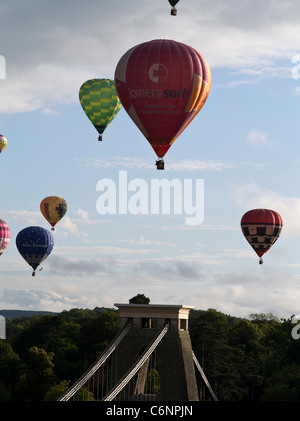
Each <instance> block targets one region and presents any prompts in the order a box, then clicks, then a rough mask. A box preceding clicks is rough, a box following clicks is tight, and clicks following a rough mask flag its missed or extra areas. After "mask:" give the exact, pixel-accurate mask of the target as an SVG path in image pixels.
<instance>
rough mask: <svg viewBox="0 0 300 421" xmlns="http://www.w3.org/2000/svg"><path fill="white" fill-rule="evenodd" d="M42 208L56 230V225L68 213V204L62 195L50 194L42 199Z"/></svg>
mask: <svg viewBox="0 0 300 421" xmlns="http://www.w3.org/2000/svg"><path fill="white" fill-rule="evenodd" d="M40 209H41V212H42V214H43V216H44V217H45V218H46V219H47V221H48V222H49V223H50V225H51V226H52V230H54V226H55V225H56V224H57V222H58V221H60V220H61V219H62V218H63V216H64V215H65V214H66V212H67V209H68V205H67V202H66V201H65V199H63V198H62V197H59V196H48V197H45V199H43V200H42V201H41V203H40Z"/></svg>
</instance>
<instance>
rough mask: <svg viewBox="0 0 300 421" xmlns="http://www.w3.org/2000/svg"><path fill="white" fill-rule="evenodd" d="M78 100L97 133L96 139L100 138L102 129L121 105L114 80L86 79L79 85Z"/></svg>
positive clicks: (114, 115)
mask: <svg viewBox="0 0 300 421" xmlns="http://www.w3.org/2000/svg"><path fill="white" fill-rule="evenodd" d="M79 100H80V104H81V106H82V108H83V111H84V112H85V114H86V115H87V117H88V119H89V120H90V121H91V123H92V124H93V126H94V127H95V129H96V130H97V132H98V133H99V137H98V140H102V135H103V132H104V130H105V129H106V128H107V126H108V125H109V124H110V123H111V122H112V120H113V119H114V118H115V117H116V115H117V114H118V112H119V111H120V109H121V107H122V105H121V103H120V100H119V98H118V95H117V92H116V88H115V81H114V80H111V79H90V80H87V81H86V82H84V83H83V84H82V85H81V87H80V90H79Z"/></svg>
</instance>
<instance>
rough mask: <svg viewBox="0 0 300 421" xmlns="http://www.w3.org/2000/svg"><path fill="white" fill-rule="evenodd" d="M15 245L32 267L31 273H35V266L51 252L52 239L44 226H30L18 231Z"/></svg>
mask: <svg viewBox="0 0 300 421" xmlns="http://www.w3.org/2000/svg"><path fill="white" fill-rule="evenodd" d="M16 246H17V249H18V251H19V253H20V254H21V256H22V257H23V259H25V260H26V262H27V263H28V264H29V265H30V266H31V267H32V269H33V273H32V275H35V270H36V268H37V267H38V266H39V265H40V264H41V263H42V262H43V261H44V260H45V259H46V258H47V257H48V256H49V254H50V253H51V251H52V249H53V246H54V239H53V236H52V234H51V232H50V231H48V230H46V229H45V228H42V227H37V226H31V227H27V228H24V229H23V230H22V231H20V232H19V233H18V235H17V237H16Z"/></svg>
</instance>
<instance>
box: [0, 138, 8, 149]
mask: <svg viewBox="0 0 300 421" xmlns="http://www.w3.org/2000/svg"><path fill="white" fill-rule="evenodd" d="M6 146H7V139H6V137H5V136H3V134H0V153H1V152H3V151H4V149H5V148H6Z"/></svg>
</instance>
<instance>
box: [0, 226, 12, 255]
mask: <svg viewBox="0 0 300 421" xmlns="http://www.w3.org/2000/svg"><path fill="white" fill-rule="evenodd" d="M9 241H10V229H9V226H8V225H7V223H6V222H5V221H3V219H0V256H1V254H2V253H3V252H4V250H5V249H6V247H7V246H8V243H9Z"/></svg>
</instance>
